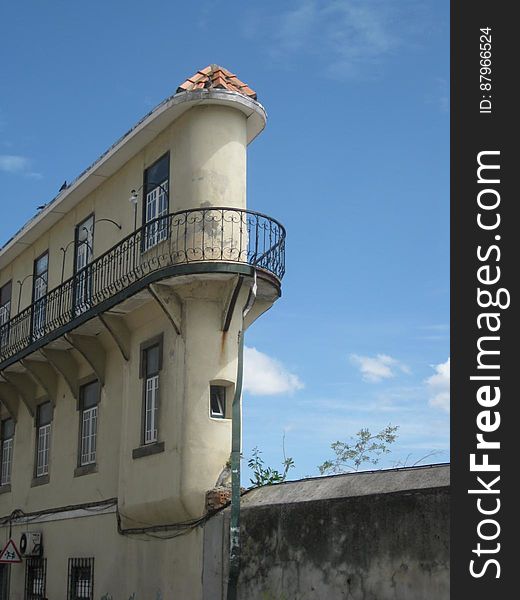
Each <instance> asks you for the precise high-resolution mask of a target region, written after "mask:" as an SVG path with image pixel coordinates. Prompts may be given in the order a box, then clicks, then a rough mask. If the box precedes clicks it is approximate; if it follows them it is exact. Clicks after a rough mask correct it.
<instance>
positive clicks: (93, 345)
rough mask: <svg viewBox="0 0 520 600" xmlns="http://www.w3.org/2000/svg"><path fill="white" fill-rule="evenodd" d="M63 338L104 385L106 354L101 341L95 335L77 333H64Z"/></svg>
mask: <svg viewBox="0 0 520 600" xmlns="http://www.w3.org/2000/svg"><path fill="white" fill-rule="evenodd" d="M65 339H66V340H67V342H69V344H70V345H71V346H73V347H74V348H75V349H76V350H77V351H78V352H79V353H80V354H81V356H83V358H84V359H85V360H86V361H87V363H88V364H89V365H90V366H91V368H92V370H93V371H94V373H95V374H96V377H97V378H98V380H99V383H100V384H101V385H102V386H103V385H105V363H106V354H105V349H104V348H103V346H102V345H101V342H100V341H99V340H98V339H97V338H96V337H90V336H87V335H78V334H75V333H74V334H73V333H67V334H65Z"/></svg>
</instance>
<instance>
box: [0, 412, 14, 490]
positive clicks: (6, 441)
mask: <svg viewBox="0 0 520 600" xmlns="http://www.w3.org/2000/svg"><path fill="white" fill-rule="evenodd" d="M13 443H14V421H13V419H4V420H3V421H2V424H1V431H0V445H1V461H2V464H1V471H0V485H9V484H10V483H11V473H12V469H13Z"/></svg>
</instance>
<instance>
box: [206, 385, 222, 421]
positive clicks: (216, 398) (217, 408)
mask: <svg viewBox="0 0 520 600" xmlns="http://www.w3.org/2000/svg"><path fill="white" fill-rule="evenodd" d="M209 405H210V415H211V416H212V417H213V418H214V419H225V418H226V388H225V386H223V385H210V386H209Z"/></svg>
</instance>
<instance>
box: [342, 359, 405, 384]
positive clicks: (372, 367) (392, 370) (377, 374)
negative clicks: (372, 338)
mask: <svg viewBox="0 0 520 600" xmlns="http://www.w3.org/2000/svg"><path fill="white" fill-rule="evenodd" d="M350 361H351V362H352V363H353V364H354V365H356V366H357V367H358V368H359V370H360V371H361V375H362V376H363V379H364V380H365V381H370V382H371V383H377V382H378V381H381V380H383V379H390V378H391V377H395V376H396V371H402V372H403V373H409V372H410V369H409V368H408V367H407V366H406V365H405V364H403V363H401V362H400V361H398V360H396V359H395V358H392V357H391V356H388V355H387V354H378V355H376V356H360V355H359V354H351V355H350Z"/></svg>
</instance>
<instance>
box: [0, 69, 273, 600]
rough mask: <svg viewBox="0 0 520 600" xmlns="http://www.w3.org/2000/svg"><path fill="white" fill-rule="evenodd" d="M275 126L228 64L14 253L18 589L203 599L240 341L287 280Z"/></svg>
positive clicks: (0, 491)
mask: <svg viewBox="0 0 520 600" xmlns="http://www.w3.org/2000/svg"><path fill="white" fill-rule="evenodd" d="M265 123H266V114H265V110H264V108H263V107H262V105H261V104H260V103H259V102H258V101H257V100H256V94H255V93H254V92H253V90H251V89H250V88H249V87H248V86H246V85H245V84H243V83H242V82H241V81H240V80H238V79H237V78H236V77H235V76H234V75H233V74H232V73H230V72H229V71H227V70H226V69H224V68H222V67H218V66H217V65H211V66H209V67H207V68H206V69H203V70H201V71H199V72H198V73H197V74H195V75H194V76H193V77H191V78H190V79H188V80H187V81H186V82H184V83H183V84H182V85H181V86H179V88H178V89H177V92H176V93H175V94H174V95H173V96H171V97H170V98H168V99H167V100H165V101H164V102H163V103H161V104H160V105H159V106H158V107H157V108H156V109H154V110H153V111H152V112H151V113H150V114H148V115H147V116H146V117H144V118H143V119H142V120H141V121H140V122H139V123H138V124H137V125H136V126H135V127H134V128H133V129H131V130H130V131H129V132H128V133H127V134H126V135H125V136H124V137H123V138H121V139H120V140H119V141H118V142H116V143H115V144H114V145H113V146H112V147H111V148H110V149H109V150H108V151H107V152H106V153H105V154H103V155H102V156H101V157H100V158H99V159H98V160H97V161H96V162H95V163H94V164H93V165H92V166H91V167H89V168H88V169H87V170H86V171H85V172H84V173H83V174H81V175H80V176H79V177H78V178H77V179H76V180H75V181H74V182H73V183H71V184H69V185H64V186H63V189H62V190H61V191H60V193H59V195H58V196H57V197H56V198H55V199H54V200H52V201H51V202H49V203H48V204H47V205H45V206H44V207H43V208H41V210H40V211H39V212H38V214H37V215H36V216H35V217H34V218H33V219H32V220H31V221H30V222H28V223H27V224H26V225H25V226H24V227H23V228H22V229H21V230H20V231H19V232H18V233H16V234H15V235H14V236H13V237H12V238H11V240H9V241H8V242H7V244H6V245H5V246H4V247H3V248H2V249H1V250H0V406H1V408H0V411H1V412H0V418H1V431H0V450H1V452H0V458H1V471H0V545H1V546H2V548H3V547H4V545H5V544H6V543H7V542H8V541H9V540H12V541H13V542H14V544H15V545H16V546H17V548H18V550H19V551H20V553H21V554H22V559H21V562H17V563H13V564H10V565H9V564H6V563H4V564H1V565H0V599H3V598H10V599H12V600H21V599H23V598H28V599H33V598H51V599H62V598H67V599H69V598H70V599H76V598H78V599H79V598H81V599H87V598H89V599H90V598H92V599H93V598H96V599H99V598H105V600H108V599H109V598H111V599H112V600H116V599H122V600H126V599H127V598H134V599H135V600H138V599H140V598H142V599H146V600H149V599H150V600H154V599H156V598H162V599H167V598H183V599H192V598H193V599H195V600H196V599H198V598H200V597H201V594H202V590H201V572H202V558H203V557H202V530H201V525H202V524H203V522H204V515H205V494H206V492H207V491H208V490H210V489H212V488H214V487H215V485H216V482H217V480H218V478H219V475H220V474H221V473H222V471H223V469H224V468H225V466H226V463H227V461H228V459H229V455H230V448H231V404H232V401H233V397H234V394H235V383H236V381H237V368H238V349H239V336H240V335H241V334H243V332H244V331H245V329H247V327H248V326H249V325H250V324H251V323H252V322H253V321H255V320H256V318H258V317H259V316H260V315H261V314H262V313H263V312H265V311H266V310H267V309H268V308H270V307H271V306H272V304H273V302H274V301H275V300H276V299H277V298H278V297H279V296H280V284H281V279H282V277H283V274H284V244H285V231H284V228H283V227H282V226H281V225H280V224H279V223H278V222H277V221H276V220H274V219H272V218H270V217H268V216H265V215H263V214H261V213H258V212H255V211H251V210H249V209H248V208H247V204H246V166H247V164H246V158H247V146H248V144H249V143H250V142H251V141H253V140H254V138H255V137H256V136H257V135H258V134H259V133H261V131H262V130H263V128H264V126H265ZM246 306H247V307H248V311H247V315H246V316H245V317H244V316H243V315H244V307H246ZM20 546H21V549H20Z"/></svg>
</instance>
